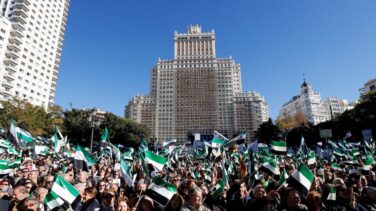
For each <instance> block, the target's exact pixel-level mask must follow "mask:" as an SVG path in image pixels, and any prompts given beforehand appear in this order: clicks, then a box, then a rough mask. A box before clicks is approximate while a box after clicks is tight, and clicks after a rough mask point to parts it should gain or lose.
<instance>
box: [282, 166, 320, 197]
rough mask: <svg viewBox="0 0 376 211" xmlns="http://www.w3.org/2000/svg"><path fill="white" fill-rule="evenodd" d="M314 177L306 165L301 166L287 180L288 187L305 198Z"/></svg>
mask: <svg viewBox="0 0 376 211" xmlns="http://www.w3.org/2000/svg"><path fill="white" fill-rule="evenodd" d="M314 178H315V176H314V175H313V173H312V172H311V171H310V170H309V168H308V167H307V166H306V165H301V166H300V167H299V168H298V169H296V170H295V171H294V172H293V173H292V174H291V176H290V177H289V179H288V186H289V187H294V188H295V189H297V190H298V191H299V192H300V193H301V194H302V195H303V196H307V194H308V191H309V189H310V188H311V184H312V181H313V179H314Z"/></svg>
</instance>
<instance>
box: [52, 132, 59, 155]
mask: <svg viewBox="0 0 376 211" xmlns="http://www.w3.org/2000/svg"><path fill="white" fill-rule="evenodd" d="M52 143H54V152H55V153H59V152H60V143H59V139H57V135H56V133H55V134H54V136H52Z"/></svg>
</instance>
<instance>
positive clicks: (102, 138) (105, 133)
mask: <svg viewBox="0 0 376 211" xmlns="http://www.w3.org/2000/svg"><path fill="white" fill-rule="evenodd" d="M107 137H108V130H107V127H105V128H104V131H103V133H102V135H101V142H102V143H104V142H106V140H107Z"/></svg>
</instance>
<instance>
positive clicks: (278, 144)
mask: <svg viewBox="0 0 376 211" xmlns="http://www.w3.org/2000/svg"><path fill="white" fill-rule="evenodd" d="M271 150H272V152H273V153H274V154H286V152H287V147H286V142H285V141H272V142H271Z"/></svg>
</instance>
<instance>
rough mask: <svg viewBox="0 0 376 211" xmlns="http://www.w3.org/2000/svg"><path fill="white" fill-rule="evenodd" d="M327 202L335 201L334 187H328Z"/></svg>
mask: <svg viewBox="0 0 376 211" xmlns="http://www.w3.org/2000/svg"><path fill="white" fill-rule="evenodd" d="M327 200H328V201H335V200H337V193H336V188H335V187H334V185H330V191H329V194H328V198H327Z"/></svg>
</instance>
